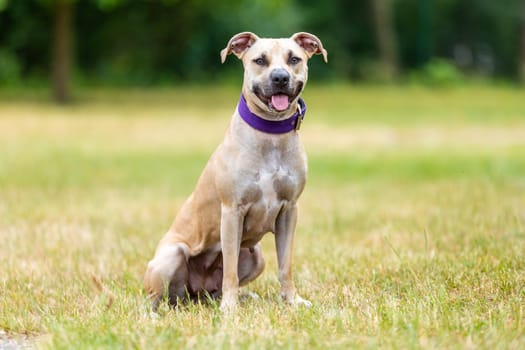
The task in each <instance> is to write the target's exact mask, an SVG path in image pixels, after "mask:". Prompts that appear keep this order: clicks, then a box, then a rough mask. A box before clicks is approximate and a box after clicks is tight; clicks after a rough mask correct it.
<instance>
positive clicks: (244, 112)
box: [237, 94, 306, 134]
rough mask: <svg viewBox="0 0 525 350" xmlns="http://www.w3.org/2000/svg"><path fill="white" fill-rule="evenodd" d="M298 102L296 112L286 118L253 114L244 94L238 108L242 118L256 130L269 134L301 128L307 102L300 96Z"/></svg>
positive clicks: (283, 132) (284, 132)
mask: <svg viewBox="0 0 525 350" xmlns="http://www.w3.org/2000/svg"><path fill="white" fill-rule="evenodd" d="M298 102H299V103H298V105H297V112H295V113H294V115H292V116H291V117H290V118H288V119H284V120H267V119H263V118H261V117H259V116H257V115H255V114H253V113H252V112H251V111H250V109H249V108H248V105H247V104H246V99H245V98H244V96H243V95H242V94H241V99H240V100H239V105H238V106H237V110H238V111H239V114H240V115H241V118H242V119H243V120H244V121H245V122H246V123H247V124H248V125H250V126H251V127H252V128H254V129H256V130H259V131H262V132H265V133H267V134H286V133H287V132H290V131H292V130H299V128H300V127H301V123H302V121H303V119H304V115H305V114H306V104H305V103H304V101H303V99H302V98H299V101H298Z"/></svg>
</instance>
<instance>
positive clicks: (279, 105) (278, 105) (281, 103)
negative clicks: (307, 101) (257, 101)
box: [272, 95, 288, 111]
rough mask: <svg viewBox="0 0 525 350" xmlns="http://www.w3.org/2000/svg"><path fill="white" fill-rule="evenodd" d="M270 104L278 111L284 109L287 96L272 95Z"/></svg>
mask: <svg viewBox="0 0 525 350" xmlns="http://www.w3.org/2000/svg"><path fill="white" fill-rule="evenodd" d="M272 106H273V108H275V109H276V110H278V111H284V110H285V109H287V108H288V96H286V95H273V96H272Z"/></svg>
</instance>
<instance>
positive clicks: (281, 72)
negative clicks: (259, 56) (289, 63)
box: [270, 68, 290, 87]
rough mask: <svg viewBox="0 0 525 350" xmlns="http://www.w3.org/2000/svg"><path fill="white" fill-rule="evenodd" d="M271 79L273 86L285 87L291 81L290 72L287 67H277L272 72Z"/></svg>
mask: <svg viewBox="0 0 525 350" xmlns="http://www.w3.org/2000/svg"><path fill="white" fill-rule="evenodd" d="M270 79H271V81H272V85H273V86H276V87H285V86H286V85H288V82H289V81H290V74H289V73H288V72H287V71H286V70H285V69H282V68H277V69H274V70H273V71H272V72H271V73H270Z"/></svg>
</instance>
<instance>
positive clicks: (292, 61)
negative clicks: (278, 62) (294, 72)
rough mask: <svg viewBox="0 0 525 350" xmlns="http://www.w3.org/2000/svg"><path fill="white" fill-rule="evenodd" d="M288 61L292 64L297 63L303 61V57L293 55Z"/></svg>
mask: <svg viewBox="0 0 525 350" xmlns="http://www.w3.org/2000/svg"><path fill="white" fill-rule="evenodd" d="M288 62H289V63H290V64H291V65H296V64H298V63H299V62H301V59H300V58H299V57H297V56H292V57H290V59H289V60H288Z"/></svg>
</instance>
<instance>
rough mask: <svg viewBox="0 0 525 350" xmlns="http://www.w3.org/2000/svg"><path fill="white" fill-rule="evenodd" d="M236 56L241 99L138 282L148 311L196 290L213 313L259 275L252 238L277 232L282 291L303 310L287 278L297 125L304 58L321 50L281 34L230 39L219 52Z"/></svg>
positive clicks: (308, 37) (299, 179)
mask: <svg viewBox="0 0 525 350" xmlns="http://www.w3.org/2000/svg"><path fill="white" fill-rule="evenodd" d="M229 54H234V55H235V56H237V57H238V58H239V59H240V60H242V63H243V66H244V81H243V85H242V95H241V98H240V102H239V104H238V107H237V109H236V110H235V112H234V114H233V117H232V119H231V122H230V125H229V128H228V130H227V131H226V135H225V137H224V140H223V141H222V143H221V144H220V145H219V146H218V148H217V149H216V150H215V152H214V153H213V154H212V156H211V157H210V159H209V161H208V163H207V165H206V166H205V168H204V170H203V172H202V174H201V176H200V178H199V180H198V182H197V185H196V187H195V190H194V192H193V193H192V194H191V195H190V196H189V198H188V199H187V200H186V201H185V203H184V204H183V205H182V207H181V209H180V211H179V212H178V214H177V215H176V217H175V220H174V222H173V224H172V226H171V228H170V229H169V231H168V232H167V233H166V234H165V236H164V237H163V238H162V239H161V241H160V243H159V245H158V247H157V250H156V252H155V256H154V257H153V259H152V260H151V261H150V262H149V263H148V267H147V270H146V274H145V277H144V286H145V288H146V291H147V293H148V295H149V297H150V298H151V299H152V307H153V311H155V312H156V311H157V308H158V305H159V303H160V302H161V301H162V300H163V299H164V298H167V300H168V301H169V303H170V304H171V305H176V304H177V303H178V302H179V301H181V300H187V299H199V298H201V297H203V296H207V297H212V298H221V301H220V309H221V311H229V310H235V309H236V308H237V306H238V299H239V287H241V286H244V285H246V284H247V283H249V282H251V281H253V280H254V279H255V278H257V277H258V276H259V275H260V274H261V272H262V271H263V269H264V266H265V261H264V258H263V255H262V252H261V247H260V243H259V241H260V240H261V238H262V237H263V236H264V235H265V234H266V233H269V232H272V233H274V234H275V244H276V250H277V261H278V268H279V282H280V285H281V296H282V298H283V300H284V301H285V302H286V303H289V304H293V305H306V306H310V305H311V303H310V302H309V301H307V300H305V299H303V298H302V297H300V296H299V295H298V294H297V292H296V290H295V287H294V282H293V278H292V246H293V239H294V231H295V226H296V222H297V200H298V198H299V196H300V195H301V193H302V191H303V189H304V186H305V181H306V176H307V159H306V154H305V151H304V148H303V146H302V143H301V141H300V138H299V133H298V129H299V127H300V126H301V122H302V120H303V118H304V113H305V108H306V105H305V103H304V101H303V100H302V99H301V98H300V95H301V92H302V91H303V89H304V87H305V85H306V81H307V78H308V67H307V61H308V60H309V59H310V58H311V57H312V56H313V55H322V56H323V58H324V61H325V62H327V51H326V50H325V49H324V48H323V45H322V43H321V41H320V40H319V38H318V37H317V36H315V35H313V34H309V33H305V32H300V33H296V34H294V35H292V36H291V37H290V38H286V39H268V38H259V37H258V36H257V35H255V34H253V33H251V32H243V33H239V34H236V35H234V36H233V37H232V38H231V39H230V41H229V42H228V45H227V46H226V48H224V49H223V50H222V51H221V62H222V63H224V62H225V60H226V57H227V56H228V55H229Z"/></svg>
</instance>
